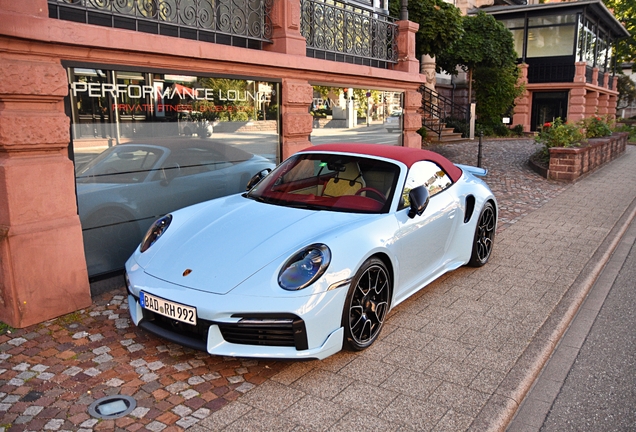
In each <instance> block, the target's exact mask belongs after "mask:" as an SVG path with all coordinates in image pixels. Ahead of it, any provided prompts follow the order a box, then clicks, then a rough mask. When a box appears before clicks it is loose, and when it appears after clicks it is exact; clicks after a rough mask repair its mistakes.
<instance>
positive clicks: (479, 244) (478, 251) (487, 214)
mask: <svg viewBox="0 0 636 432" xmlns="http://www.w3.org/2000/svg"><path fill="white" fill-rule="evenodd" d="M496 226H497V216H496V215H495V208H494V207H493V205H492V203H490V202H487V203H486V204H485V205H484V208H483V209H482V210H481V214H480V215H479V221H478V222H477V228H476V229H475V239H474V241H473V249H472V255H471V257H470V261H468V265H469V266H471V267H481V266H483V265H484V264H486V263H487V262H488V259H489V258H490V254H491V253H492V247H493V244H494V241H495V227H496Z"/></svg>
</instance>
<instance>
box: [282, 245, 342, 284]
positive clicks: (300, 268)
mask: <svg viewBox="0 0 636 432" xmlns="http://www.w3.org/2000/svg"><path fill="white" fill-rule="evenodd" d="M330 262H331V251H330V250H329V248H328V247H327V245H324V244H312V245H310V246H307V247H305V248H303V249H301V250H299V251H298V252H296V253H295V254H294V255H292V256H291V257H290V258H289V259H288V260H287V262H285V265H283V268H282V269H281V271H280V273H279V274H278V285H280V287H281V288H284V289H286V290H289V291H296V290H300V289H303V288H307V287H308V286H309V285H311V284H312V283H314V282H315V281H316V279H318V278H319V277H320V276H322V274H323V273H324V272H325V270H327V267H329V263H330Z"/></svg>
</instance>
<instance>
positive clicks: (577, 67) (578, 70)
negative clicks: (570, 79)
mask: <svg viewBox="0 0 636 432" xmlns="http://www.w3.org/2000/svg"><path fill="white" fill-rule="evenodd" d="M586 67H587V63H585V62H576V63H574V82H581V83H584V82H585V70H586Z"/></svg>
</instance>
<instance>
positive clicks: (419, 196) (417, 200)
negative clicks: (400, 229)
mask: <svg viewBox="0 0 636 432" xmlns="http://www.w3.org/2000/svg"><path fill="white" fill-rule="evenodd" d="M430 197H431V196H430V194H429V193H428V189H427V188H426V187H424V186H418V187H416V188H415V189H411V191H410V192H409V203H410V209H409V217H410V218H411V219H413V218H414V217H415V215H417V216H421V215H422V213H424V210H426V206H427V205H428V200H429V199H430Z"/></svg>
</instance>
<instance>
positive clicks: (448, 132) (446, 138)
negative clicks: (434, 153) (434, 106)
mask: <svg viewBox="0 0 636 432" xmlns="http://www.w3.org/2000/svg"><path fill="white" fill-rule="evenodd" d="M429 125H430V127H429ZM422 126H425V127H426V128H427V130H428V131H431V130H435V131H439V135H438V134H437V133H428V134H427V135H426V141H428V142H430V143H436V144H440V143H442V144H443V143H451V142H459V141H465V140H466V139H467V138H463V137H462V134H461V133H459V132H455V129H454V128H450V127H446V124H444V123H442V124H439V119H436V118H435V119H433V118H426V117H422Z"/></svg>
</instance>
